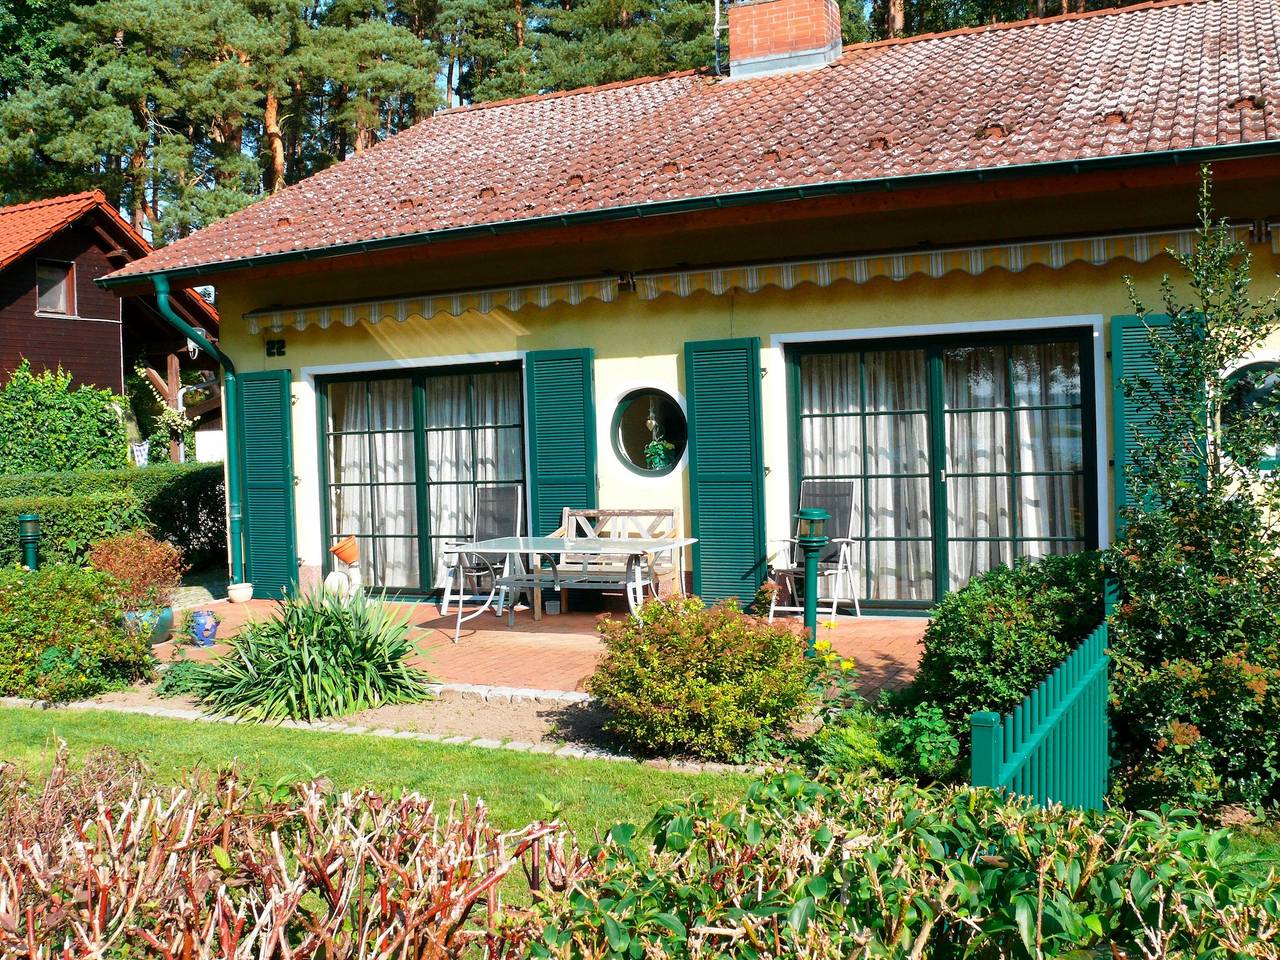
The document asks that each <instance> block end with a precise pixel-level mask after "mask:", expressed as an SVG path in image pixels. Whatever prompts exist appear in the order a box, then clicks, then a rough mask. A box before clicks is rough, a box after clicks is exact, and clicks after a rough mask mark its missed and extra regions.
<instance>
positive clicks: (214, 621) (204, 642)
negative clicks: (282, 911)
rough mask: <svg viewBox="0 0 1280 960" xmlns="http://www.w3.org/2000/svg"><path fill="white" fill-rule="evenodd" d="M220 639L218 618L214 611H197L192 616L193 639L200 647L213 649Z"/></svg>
mask: <svg viewBox="0 0 1280 960" xmlns="http://www.w3.org/2000/svg"><path fill="white" fill-rule="evenodd" d="M217 637H218V618H217V617H215V616H214V615H213V611H212V610H197V611H196V612H195V613H193V614H192V615H191V639H192V640H194V641H195V642H196V646H198V647H212V646H213V641H214V640H216V639H217Z"/></svg>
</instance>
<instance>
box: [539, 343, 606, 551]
mask: <svg viewBox="0 0 1280 960" xmlns="http://www.w3.org/2000/svg"><path fill="white" fill-rule="evenodd" d="M592 360H593V353H592V351H591V350H536V351H533V352H532V353H529V354H526V355H525V360H524V371H525V392H526V394H527V406H528V417H529V503H530V508H529V517H530V524H529V530H530V532H531V533H532V534H533V535H534V536H547V535H549V534H550V533H551V532H552V531H554V530H555V529H556V528H557V527H558V526H560V517H561V514H562V512H563V509H564V508H565V507H570V508H572V509H576V510H581V509H586V508H589V507H594V506H595V505H596V412H595V398H594V395H593V386H592V379H591V364H592Z"/></svg>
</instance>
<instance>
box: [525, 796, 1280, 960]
mask: <svg viewBox="0 0 1280 960" xmlns="http://www.w3.org/2000/svg"><path fill="white" fill-rule="evenodd" d="M588 857H590V858H592V864H591V867H590V868H588V869H587V870H586V871H585V875H584V876H583V877H581V878H579V879H578V880H577V881H576V882H574V883H573V884H571V885H569V888H568V890H567V891H565V892H564V893H559V894H552V895H551V896H550V897H548V898H547V899H545V900H544V901H543V902H542V905H541V907H540V910H541V912H542V913H543V915H544V916H545V918H546V927H545V928H544V930H543V932H542V936H541V939H540V942H539V943H537V944H535V946H534V948H533V950H532V955H533V956H536V957H556V958H575V960H576V958H583V960H586V958H593V960H594V958H598V957H626V956H636V957H641V956H644V957H650V956H652V957H713V956H714V957H731V958H739V957H740V958H751V960H759V958H765V957H800V958H808V960H836V958H840V960H845V958H858V960H862V958H866V960H870V958H898V960H908V958H920V957H925V958H959V957H969V956H972V957H993V958H994V957H1001V958H1008V960H1030V958H1036V960H1040V958H1048V957H1062V958H1066V957H1068V956H1070V957H1073V958H1074V957H1080V958H1083V957H1112V956H1116V957H1124V956H1129V957H1144V956H1150V957H1154V956H1157V955H1158V956H1161V957H1219V956H1221V957H1227V956H1231V957H1237V956H1255V957H1262V956H1273V955H1274V949H1275V942H1274V938H1275V918H1276V916H1277V915H1280V879H1277V877H1275V876H1274V875H1273V876H1270V877H1267V878H1263V879H1261V880H1255V879H1253V878H1252V877H1250V876H1248V875H1247V874H1245V873H1244V872H1243V870H1242V869H1241V866H1240V865H1238V859H1237V858H1233V856H1232V851H1231V850H1230V847H1229V835H1228V834H1227V832H1226V831H1225V830H1209V829H1206V828H1204V827H1203V826H1201V825H1200V824H1198V823H1196V822H1195V821H1194V820H1193V819H1191V818H1190V817H1187V816H1177V815H1168V816H1157V815H1154V814H1146V815H1141V816H1137V817H1132V818H1131V817H1129V816H1126V815H1124V814H1121V813H1118V812H1112V813H1107V814H1086V813H1080V812H1068V811H1064V810H1062V809H1061V808H1057V809H1051V810H1045V809H1042V808H1039V807H1035V806H1031V805H1029V804H1025V803H1008V802H1005V801H1003V800H1001V798H1000V797H998V796H997V795H996V794H994V793H992V792H991V791H977V792H974V791H968V790H946V789H940V788H928V789H921V788H918V787H915V786H913V785H905V784H901V783H895V782H893V781H885V780H852V781H843V782H839V783H836V784H828V783H818V782H810V781H806V780H805V779H804V778H802V777H800V776H797V775H791V776H786V777H780V778H776V779H772V780H767V781H764V782H760V783H755V784H752V785H751V787H749V788H748V791H747V794H746V796H745V798H744V799H743V800H742V801H741V802H739V803H737V804H736V805H731V804H726V803H724V802H717V801H709V800H706V799H701V798H695V799H693V800H691V801H687V802H683V803H677V804H673V805H670V806H667V807H664V808H663V809H661V810H660V811H658V813H657V814H656V815H655V816H654V818H653V820H652V821H651V822H650V823H649V824H648V826H647V827H645V829H644V830H643V831H637V830H636V828H635V827H633V826H630V825H621V826H617V827H614V828H613V829H612V830H610V831H609V833H608V835H607V837H606V840H605V842H604V843H603V844H601V845H600V846H599V847H598V848H596V849H594V850H592V851H591V852H590V853H589V854H588ZM1153 944H1155V945H1158V946H1156V947H1154V949H1153V947H1152V945H1153Z"/></svg>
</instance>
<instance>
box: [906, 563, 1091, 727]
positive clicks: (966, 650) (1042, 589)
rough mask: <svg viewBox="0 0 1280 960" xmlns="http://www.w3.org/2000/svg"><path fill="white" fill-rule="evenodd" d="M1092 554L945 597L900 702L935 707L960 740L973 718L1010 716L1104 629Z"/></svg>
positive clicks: (995, 576) (1018, 567)
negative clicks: (981, 713) (976, 714)
mask: <svg viewBox="0 0 1280 960" xmlns="http://www.w3.org/2000/svg"><path fill="white" fill-rule="evenodd" d="M1102 616H1103V609H1102V564H1101V562H1100V560H1099V557H1098V555H1097V554H1096V553H1078V554H1073V555H1071V556H1049V557H1045V558H1044V559H1042V560H1037V561H1028V560H1019V561H1017V562H1016V563H1015V564H1014V566H1013V567H997V568H996V569H994V570H991V571H989V572H987V573H984V574H981V575H979V576H977V577H974V578H973V579H972V580H970V581H969V583H968V585H967V586H965V587H964V588H963V589H961V590H957V591H956V592H954V593H950V594H947V596H945V597H943V599H942V601H941V602H940V603H939V604H938V606H937V608H936V609H935V610H934V611H933V619H932V620H931V621H930V622H929V627H928V629H927V630H926V631H925V634H924V641H923V643H924V654H923V656H922V657H921V659H920V671H919V673H918V674H917V675H916V679H915V681H914V683H913V684H912V685H911V688H910V690H909V692H908V693H907V694H906V695H905V699H908V700H910V701H912V702H926V703H932V704H936V705H937V706H938V707H940V708H941V710H942V712H943V714H944V715H945V716H946V718H947V720H948V722H949V723H950V724H951V727H952V732H953V733H955V734H956V735H958V736H961V737H965V736H967V735H968V730H969V715H970V714H972V713H974V712H975V711H977V710H995V711H997V712H999V713H1007V712H1008V711H1010V710H1012V709H1013V708H1014V707H1016V706H1017V705H1018V703H1019V702H1021V700H1022V698H1023V697H1025V696H1026V695H1027V694H1028V693H1030V692H1031V690H1032V689H1034V687H1035V685H1036V684H1038V683H1039V682H1040V681H1041V680H1043V679H1044V678H1045V677H1047V676H1048V675H1049V674H1050V673H1051V672H1052V671H1053V669H1054V667H1056V666H1057V665H1058V664H1060V663H1061V662H1062V661H1063V660H1064V659H1065V658H1066V656H1067V654H1068V653H1069V652H1070V651H1071V650H1072V648H1074V647H1075V646H1076V645H1077V644H1078V643H1079V642H1080V641H1081V640H1083V639H1084V638H1085V637H1086V636H1088V634H1089V633H1090V631H1092V630H1093V628H1094V627H1096V626H1097V625H1098V624H1099V623H1101V622H1102Z"/></svg>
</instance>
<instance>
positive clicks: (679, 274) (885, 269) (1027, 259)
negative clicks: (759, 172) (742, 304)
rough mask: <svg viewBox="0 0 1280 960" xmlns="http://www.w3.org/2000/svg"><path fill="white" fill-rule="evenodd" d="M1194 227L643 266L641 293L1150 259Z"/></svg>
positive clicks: (1191, 238)
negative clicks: (666, 268)
mask: <svg viewBox="0 0 1280 960" xmlns="http://www.w3.org/2000/svg"><path fill="white" fill-rule="evenodd" d="M1231 229H1232V231H1233V233H1234V234H1235V236H1236V238H1237V239H1244V238H1246V237H1248V235H1249V231H1250V229H1251V228H1250V225H1248V224H1243V225H1235V224H1233V225H1232V227H1231ZM1195 240H1196V231H1195V229H1194V228H1186V229H1178V230H1164V231H1159V232H1148V233H1126V234H1113V235H1110V236H1101V237H1076V238H1071V239H1060V240H1033V241H1029V242H1026V243H1001V244H989V245H984V246H975V247H950V248H943V249H936V250H918V251H914V250H913V251H911V252H908V253H877V254H869V255H867V256H858V257H828V258H825V259H821V260H802V261H790V262H783V263H768V264H755V265H752V266H737V267H716V268H706V269H697V270H681V271H675V272H665V273H645V274H638V275H637V276H636V278H635V283H636V293H637V294H638V295H639V296H640V299H642V300H656V299H657V298H658V297H661V296H666V295H674V296H677V297H688V296H692V295H693V294H695V293H701V292H703V291H706V292H709V293H714V294H721V293H730V292H743V293H755V292H756V291H758V290H762V289H764V288H765V287H778V288H780V289H783V290H790V289H792V288H793V287H797V286H799V285H800V284H802V283H812V284H815V285H816V286H819V287H827V286H830V285H831V284H833V283H835V282H837V281H841V280H844V281H849V282H851V283H868V282H870V281H872V280H877V279H889V280H906V279H908V278H910V277H916V276H925V277H933V278H935V279H936V278H938V277H943V276H946V275H947V274H949V273H955V272H962V273H967V274H970V275H972V276H977V275H979V274H982V273H986V272H987V271H988V270H992V269H995V268H999V269H1002V270H1008V271H1009V272H1011V273H1018V272H1019V271H1022V270H1025V269H1026V268H1027V267H1032V266H1041V267H1049V268H1051V269H1054V270H1060V269H1062V268H1063V267H1066V266H1069V265H1071V264H1073V263H1088V264H1093V265H1095V266H1101V265H1102V264H1106V263H1110V262H1112V261H1113V260H1132V261H1134V262H1135V263H1146V262H1147V261H1149V260H1151V259H1153V258H1154V257H1157V256H1159V255H1160V254H1162V253H1164V252H1165V250H1168V249H1173V250H1177V251H1179V252H1181V253H1188V252H1190V250H1191V248H1192V246H1193V245H1194V244H1195Z"/></svg>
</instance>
